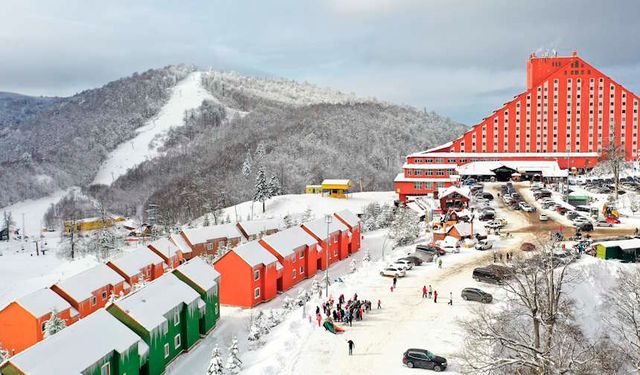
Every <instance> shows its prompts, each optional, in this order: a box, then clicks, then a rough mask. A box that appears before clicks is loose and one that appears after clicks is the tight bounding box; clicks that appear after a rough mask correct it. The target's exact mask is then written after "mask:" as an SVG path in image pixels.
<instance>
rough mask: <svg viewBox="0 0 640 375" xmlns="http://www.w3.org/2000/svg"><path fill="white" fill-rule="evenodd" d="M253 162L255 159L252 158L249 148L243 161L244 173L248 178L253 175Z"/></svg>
mask: <svg viewBox="0 0 640 375" xmlns="http://www.w3.org/2000/svg"><path fill="white" fill-rule="evenodd" d="M252 164H253V160H251V152H250V151H249V150H247V156H245V158H244V162H243V163H242V175H243V176H244V177H246V178H249V176H251V165H252Z"/></svg>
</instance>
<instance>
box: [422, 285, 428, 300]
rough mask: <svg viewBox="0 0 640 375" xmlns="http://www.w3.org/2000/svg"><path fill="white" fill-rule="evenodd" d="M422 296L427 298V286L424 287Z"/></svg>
mask: <svg viewBox="0 0 640 375" xmlns="http://www.w3.org/2000/svg"><path fill="white" fill-rule="evenodd" d="M422 298H427V286H426V285H425V286H423V287H422Z"/></svg>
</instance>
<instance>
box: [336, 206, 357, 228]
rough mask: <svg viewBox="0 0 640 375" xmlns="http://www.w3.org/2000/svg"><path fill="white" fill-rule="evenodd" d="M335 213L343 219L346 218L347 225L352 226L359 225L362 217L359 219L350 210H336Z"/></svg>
mask: <svg viewBox="0 0 640 375" xmlns="http://www.w3.org/2000/svg"><path fill="white" fill-rule="evenodd" d="M335 215H337V216H338V217H340V218H341V219H342V220H344V221H345V222H346V223H347V225H349V226H350V227H352V228H353V227H355V226H357V225H358V223H360V219H358V217H357V216H356V215H355V214H354V213H353V212H351V211H349V210H342V211H339V212H336V213H335Z"/></svg>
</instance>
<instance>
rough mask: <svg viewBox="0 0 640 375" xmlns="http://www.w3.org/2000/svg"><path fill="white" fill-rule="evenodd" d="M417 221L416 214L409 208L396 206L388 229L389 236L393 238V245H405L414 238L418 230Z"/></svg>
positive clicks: (418, 220) (418, 221)
mask: <svg viewBox="0 0 640 375" xmlns="http://www.w3.org/2000/svg"><path fill="white" fill-rule="evenodd" d="M419 223H420V219H419V218H418V215H416V214H415V212H413V211H412V210H411V209H409V208H406V207H402V208H398V209H397V210H396V214H395V217H394V219H393V222H392V223H391V228H390V229H389V237H391V238H393V239H394V244H395V246H403V245H407V244H409V243H411V242H412V241H413V240H415V239H416V238H417V237H418V234H419V232H420V226H419Z"/></svg>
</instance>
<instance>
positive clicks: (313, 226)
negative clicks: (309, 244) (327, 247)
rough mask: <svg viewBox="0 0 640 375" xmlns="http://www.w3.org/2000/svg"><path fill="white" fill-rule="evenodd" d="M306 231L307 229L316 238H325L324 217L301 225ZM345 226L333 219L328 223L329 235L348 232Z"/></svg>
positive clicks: (325, 223) (325, 225)
mask: <svg viewBox="0 0 640 375" xmlns="http://www.w3.org/2000/svg"><path fill="white" fill-rule="evenodd" d="M302 225H304V226H305V227H306V228H307V229H309V230H310V231H311V232H312V233H313V234H315V235H316V236H317V237H318V238H327V222H326V221H325V218H324V217H321V218H319V219H316V220H313V221H309V222H306V223H302ZM348 229H349V228H347V226H346V225H344V224H342V222H341V221H340V220H338V219H336V218H335V217H334V218H333V220H331V223H329V233H335V232H338V231H345V230H348Z"/></svg>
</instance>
